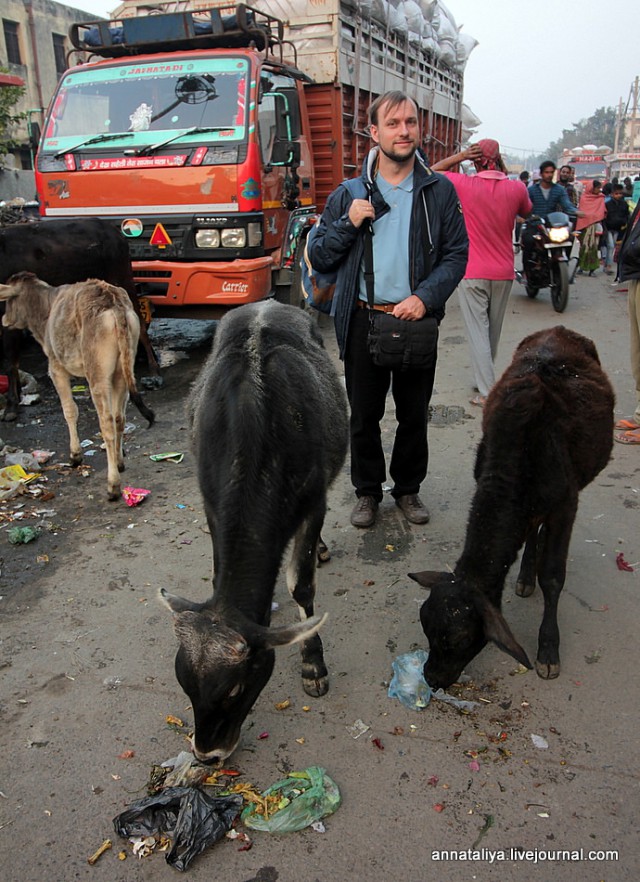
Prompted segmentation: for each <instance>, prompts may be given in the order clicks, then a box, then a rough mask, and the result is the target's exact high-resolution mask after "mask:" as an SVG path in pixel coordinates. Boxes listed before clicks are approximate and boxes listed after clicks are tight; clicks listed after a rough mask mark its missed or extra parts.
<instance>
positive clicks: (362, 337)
mask: <svg viewBox="0 0 640 882" xmlns="http://www.w3.org/2000/svg"><path fill="white" fill-rule="evenodd" d="M368 330H369V312H368V310H366V309H356V311H355V313H354V315H353V316H352V318H351V324H350V326H349V337H348V339H347V347H346V351H345V359H344V366H345V378H346V383H347V395H348V397H349V403H350V405H351V423H350V428H351V482H352V484H353V486H354V487H355V488H356V495H357V496H373V497H374V498H375V499H376V500H377V501H378V502H380V500H381V499H382V485H383V483H384V481H385V479H386V471H385V459H384V450H383V449H382V437H381V433H380V422H381V421H382V417H383V416H384V411H385V403H386V398H387V392H388V391H389V386H391V394H392V396H393V401H394V403H395V407H396V420H397V422H398V425H397V428H396V435H395V439H394V442H393V451H392V453H391V462H390V464H389V474H390V476H391V478H392V480H393V484H394V486H393V490H392V495H393V496H394V497H395V498H396V499H397V498H398V497H399V496H407V495H412V494H414V493H418V492H419V490H420V484H421V483H422V482H423V481H424V479H425V477H426V474H427V465H428V461H429V447H428V443H427V410H428V407H429V401H430V400H431V393H432V391H433V381H434V377H435V372H436V365H435V361H434V364H433V367H432V368H430V369H429V370H408V371H401V370H400V369H398V370H391V369H389V368H381V367H376V365H374V364H373V362H372V361H371V356H370V355H369V352H368V349H367V332H368Z"/></svg>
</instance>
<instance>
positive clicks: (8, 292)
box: [0, 285, 18, 300]
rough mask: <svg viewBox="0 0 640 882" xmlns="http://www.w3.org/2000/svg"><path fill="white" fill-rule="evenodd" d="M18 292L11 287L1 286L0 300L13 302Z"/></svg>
mask: <svg viewBox="0 0 640 882" xmlns="http://www.w3.org/2000/svg"><path fill="white" fill-rule="evenodd" d="M17 296H18V292H17V291H16V289H15V288H13V287H12V286H11V285H0V300H11V299H12V298H13V297H17Z"/></svg>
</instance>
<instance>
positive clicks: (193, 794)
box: [113, 787, 242, 870]
mask: <svg viewBox="0 0 640 882" xmlns="http://www.w3.org/2000/svg"><path fill="white" fill-rule="evenodd" d="M241 808H242V797H241V796H219V797H214V796H208V795H207V794H206V793H203V791H202V790H198V789H197V788H195V787H167V788H166V789H165V790H162V791H161V792H160V793H158V794H156V795H155V796H148V797H147V798H146V799H141V800H139V801H138V802H134V803H133V804H132V805H131V806H129V808H128V809H127V810H126V811H124V812H122V813H121V814H119V815H117V816H116V817H115V818H114V819H113V826H114V828H115V831H116V833H117V834H118V836H124V837H127V838H128V837H129V836H150V835H152V834H154V833H166V834H167V835H169V836H170V837H171V840H172V845H171V851H169V852H168V853H167V855H166V861H167V863H168V864H171V865H172V866H174V867H175V868H176V870H186V869H187V867H188V866H189V864H190V863H191V861H192V860H193V859H194V858H195V857H196V856H197V855H199V854H200V852H201V851H204V849H205V848H208V847H209V846H210V845H213V844H214V843H215V842H217V841H218V840H219V839H222V837H223V836H224V835H225V833H226V832H227V831H228V830H230V829H231V825H232V824H233V821H234V820H235V818H236V817H237V815H238V813H239V811H240V809H241Z"/></svg>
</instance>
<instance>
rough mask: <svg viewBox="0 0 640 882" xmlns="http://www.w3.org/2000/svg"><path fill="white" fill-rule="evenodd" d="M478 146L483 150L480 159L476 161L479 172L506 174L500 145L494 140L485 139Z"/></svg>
mask: <svg viewBox="0 0 640 882" xmlns="http://www.w3.org/2000/svg"><path fill="white" fill-rule="evenodd" d="M477 146H478V147H479V148H480V149H481V150H482V156H481V157H480V159H476V160H475V166H476V168H477V169H478V171H500V172H504V173H505V174H506V171H507V170H506V168H505V165H504V163H503V161H502V157H501V156H500V145H499V144H498V142H497V141H494V140H493V139H492V138H483V139H482V141H478V144H477Z"/></svg>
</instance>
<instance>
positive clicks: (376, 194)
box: [309, 147, 490, 358]
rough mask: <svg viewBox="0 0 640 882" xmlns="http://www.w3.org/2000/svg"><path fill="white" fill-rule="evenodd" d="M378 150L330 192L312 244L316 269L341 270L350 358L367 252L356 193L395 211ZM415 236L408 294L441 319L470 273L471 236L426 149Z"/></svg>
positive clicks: (343, 329)
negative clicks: (381, 179)
mask: <svg viewBox="0 0 640 882" xmlns="http://www.w3.org/2000/svg"><path fill="white" fill-rule="evenodd" d="M377 155H378V148H377V147H374V148H373V150H371V151H370V153H369V156H368V158H367V161H366V162H365V165H364V168H363V171H362V175H361V177H360V178H358V179H357V181H354V182H349V186H348V187H346V186H344V185H342V184H341V185H340V186H339V187H338V188H337V189H335V190H334V191H333V193H332V194H331V195H330V196H329V198H328V200H327V204H326V207H325V210H324V212H323V213H322V217H321V219H320V223H319V225H318V229H317V231H316V234H315V236H314V239H313V242H312V243H311V246H310V248H309V258H310V260H311V264H312V266H313V268H314V269H316V270H319V271H320V272H322V273H329V272H335V271H337V280H336V289H335V293H334V297H333V304H334V308H333V314H334V318H335V328H336V337H337V340H338V347H339V350H340V358H344V352H345V347H346V342H347V335H348V333H349V324H350V322H351V316H352V315H353V313H354V311H355V309H356V301H357V300H358V296H359V271H360V265H361V263H362V256H363V253H364V238H363V233H364V225H363V226H362V227H359V228H356V227H354V226H353V224H352V223H351V221H350V220H349V217H348V214H349V207H350V206H351V202H352V201H353V200H354V199H367V198H370V199H371V203H372V204H373V206H374V208H375V211H376V219H377V218H379V217H382V215H384V214H386V213H387V211H389V206H388V205H387V203H386V202H385V201H384V199H383V198H382V195H381V194H380V191H379V190H378V187H377V186H376V182H375V165H376V159H377ZM360 188H361V193H360V192H358V190H359V189H360ZM374 231H375V227H374ZM489 234H490V231H487V235H489ZM409 236H410V241H409V272H410V274H411V277H410V279H407V297H408V296H409V295H410V294H416V295H417V296H418V297H419V298H420V300H422V302H423V303H424V305H425V307H426V309H427V315H431V316H434V317H435V318H436V319H437V320H438V323H440V321H441V320H442V318H443V317H444V312H445V310H444V307H445V303H446V302H447V300H448V299H449V297H450V296H451V295H452V294H453V292H454V291H455V289H456V287H457V285H458V282H459V281H460V280H461V279H462V277H463V276H464V273H465V269H466V267H467V257H468V252H469V239H468V237H467V230H466V227H465V225H464V220H463V217H462V208H461V206H460V202H459V200H458V197H457V195H456V191H455V189H454V187H453V184H451V182H450V181H449V180H448V179H447V178H445V177H444V176H443V175H439V174H437V173H436V172H433V171H432V170H431V169H430V168H429V167H428V165H427V163H426V160H425V158H424V155H423V154H422V153H421V151H417V152H416V162H415V166H414V172H413V207H412V214H411V226H410V230H409Z"/></svg>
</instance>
